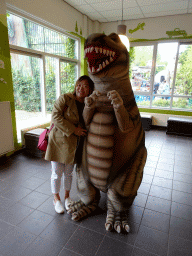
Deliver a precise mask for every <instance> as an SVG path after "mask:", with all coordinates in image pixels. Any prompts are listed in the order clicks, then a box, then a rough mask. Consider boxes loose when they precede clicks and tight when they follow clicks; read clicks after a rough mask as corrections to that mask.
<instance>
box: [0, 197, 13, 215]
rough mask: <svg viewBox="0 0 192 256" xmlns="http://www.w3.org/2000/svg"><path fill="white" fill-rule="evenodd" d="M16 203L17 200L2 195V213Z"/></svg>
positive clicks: (0, 198) (0, 208)
mask: <svg viewBox="0 0 192 256" xmlns="http://www.w3.org/2000/svg"><path fill="white" fill-rule="evenodd" d="M14 204H15V200H12V199H9V198H6V197H3V196H0V213H1V212H3V211H6V210H8V209H9V207H11V206H12V205H14Z"/></svg>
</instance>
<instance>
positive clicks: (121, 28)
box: [117, 0, 129, 51]
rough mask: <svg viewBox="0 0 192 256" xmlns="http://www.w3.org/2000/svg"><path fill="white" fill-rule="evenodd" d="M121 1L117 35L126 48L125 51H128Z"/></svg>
mask: <svg viewBox="0 0 192 256" xmlns="http://www.w3.org/2000/svg"><path fill="white" fill-rule="evenodd" d="M123 22H124V21H123V0H122V20H121V25H118V26H117V34H118V35H119V37H120V39H121V42H122V43H123V44H124V45H125V46H126V48H127V50H128V51H129V39H128V37H127V36H126V29H127V26H126V25H124V24H123Z"/></svg>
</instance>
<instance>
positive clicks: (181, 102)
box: [172, 97, 192, 110]
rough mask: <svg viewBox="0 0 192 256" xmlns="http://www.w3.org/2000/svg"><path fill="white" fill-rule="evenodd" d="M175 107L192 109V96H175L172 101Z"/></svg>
mask: <svg viewBox="0 0 192 256" xmlns="http://www.w3.org/2000/svg"><path fill="white" fill-rule="evenodd" d="M172 108H173V109H182V110H188V109H189V110H192V98H182V97H174V98H173V103H172Z"/></svg>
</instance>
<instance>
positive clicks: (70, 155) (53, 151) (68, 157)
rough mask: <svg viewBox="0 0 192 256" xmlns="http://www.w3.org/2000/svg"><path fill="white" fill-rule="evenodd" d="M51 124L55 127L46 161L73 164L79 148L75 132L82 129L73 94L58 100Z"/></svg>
mask: <svg viewBox="0 0 192 256" xmlns="http://www.w3.org/2000/svg"><path fill="white" fill-rule="evenodd" d="M51 122H52V123H53V124H54V127H53V129H52V130H51V132H50V133H49V141H48V146H47V150H46V153H45V160H48V161H55V162H59V163H64V164H73V163H74V157H75V151H76V146H77V136H76V135H75V134H74V131H75V128H76V127H77V126H79V127H81V125H80V123H79V114H78V110H77V105H76V103H75V96H74V95H73V94H71V93H68V94H63V95H61V96H60V97H59V98H58V99H57V100H56V102H55V104H54V107H53V111H52V120H51Z"/></svg>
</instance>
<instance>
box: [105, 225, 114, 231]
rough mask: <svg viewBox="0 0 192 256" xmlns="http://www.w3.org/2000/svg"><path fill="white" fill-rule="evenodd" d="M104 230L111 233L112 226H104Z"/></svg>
mask: <svg viewBox="0 0 192 256" xmlns="http://www.w3.org/2000/svg"><path fill="white" fill-rule="evenodd" d="M105 229H106V230H107V231H111V230H112V225H111V224H110V223H107V224H105Z"/></svg>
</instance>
